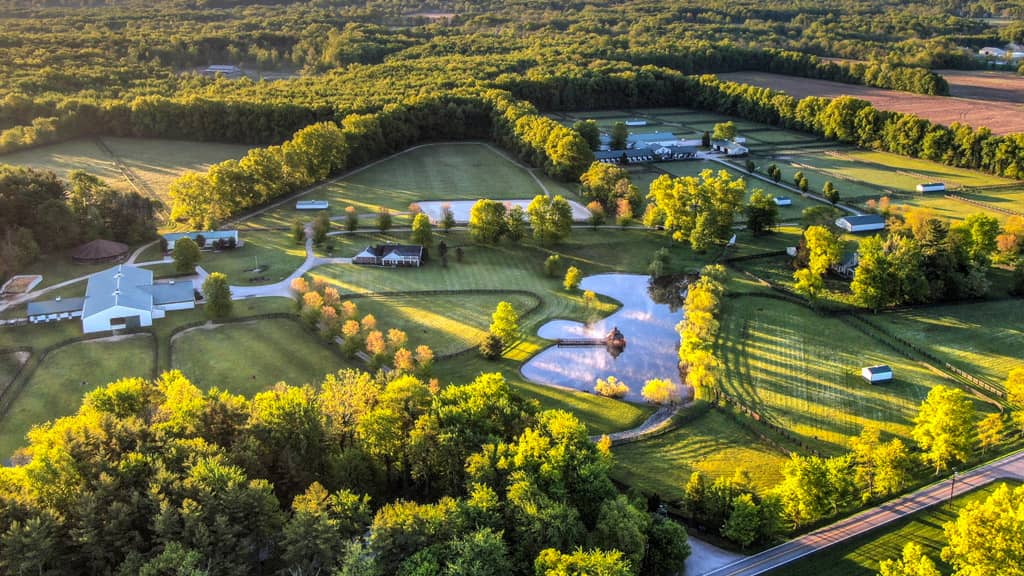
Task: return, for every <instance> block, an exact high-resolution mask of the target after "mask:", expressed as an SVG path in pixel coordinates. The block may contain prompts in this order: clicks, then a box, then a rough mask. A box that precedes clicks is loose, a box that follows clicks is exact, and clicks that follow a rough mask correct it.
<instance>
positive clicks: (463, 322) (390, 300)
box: [353, 294, 539, 355]
mask: <svg viewBox="0 0 1024 576" xmlns="http://www.w3.org/2000/svg"><path fill="white" fill-rule="evenodd" d="M502 301H506V302H508V303H510V304H512V306H513V308H515V309H516V310H517V311H518V312H519V313H520V314H523V313H524V312H526V311H527V310H528V309H529V308H531V307H533V306H534V305H535V304H536V303H537V302H539V300H538V299H537V298H533V297H530V296H527V295H525V294H450V295H409V296H393V297H390V296H388V297H372V298H356V299H354V300H353V303H355V304H356V306H357V307H358V309H359V314H360V316H362V315H365V314H373V316H374V318H376V319H377V327H378V329H380V330H384V331H386V330H388V329H391V328H397V329H399V330H402V331H404V332H405V333H406V335H407V336H408V337H409V344H408V346H407V347H408V348H409V349H410V350H412V349H413V348H415V347H416V346H419V345H420V344H426V345H427V346H430V349H431V350H433V351H434V354H435V355H442V354H453V353H455V352H459V351H462V350H465V349H466V348H472V347H475V346H477V345H478V344H479V343H480V342H482V341H483V339H484V337H485V336H487V331H488V329H489V327H490V324H491V314H492V313H493V312H494V310H495V308H497V306H498V303H499V302H502Z"/></svg>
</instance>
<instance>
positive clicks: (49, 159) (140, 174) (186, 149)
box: [0, 137, 249, 207]
mask: <svg viewBox="0 0 1024 576" xmlns="http://www.w3.org/2000/svg"><path fill="white" fill-rule="evenodd" d="M102 141H103V143H104V144H106V146H107V147H108V148H109V149H110V152H113V154H114V156H111V155H110V153H108V152H107V151H106V150H104V149H103V148H102V147H101V145H100V144H99V143H98V142H97V141H96V140H91V139H78V140H72V141H69V142H62V143H60V144H52V145H49V146H40V147H38V148H33V149H31V150H23V151H19V152H14V153H12V154H5V155H3V156H0V163H3V164H14V165H19V166H27V167H30V168H38V169H42V170H52V171H54V172H55V173H56V174H57V175H58V176H60V177H61V178H67V176H68V174H69V173H71V172H72V171H74V170H84V171H86V172H88V173H90V174H92V175H94V176H98V177H99V178H100V179H102V180H103V181H105V182H106V183H107V184H109V185H110V186H111V187H112V188H114V189H115V190H120V191H122V192H130V191H132V190H134V188H133V187H132V185H131V183H130V182H129V181H128V179H127V178H125V176H124V174H123V173H122V172H121V171H120V170H119V169H118V167H117V164H116V163H115V158H114V157H115V156H116V158H118V159H120V160H121V161H122V162H123V163H124V165H125V166H126V167H127V168H128V169H129V170H130V171H131V172H132V173H134V175H135V176H136V177H137V178H138V179H139V180H141V181H142V183H143V188H144V189H143V190H142V192H143V193H145V194H152V195H153V196H154V197H155V198H157V199H158V200H160V201H161V202H163V203H164V204H165V205H166V206H168V207H169V206H170V197H169V196H168V195H167V191H168V188H169V186H170V184H171V181H173V180H174V179H175V178H177V177H178V176H180V175H182V174H184V173H185V172H186V171H188V170H200V171H202V170H206V169H207V168H209V167H210V166H211V165H213V164H216V163H217V162H221V161H223V160H227V159H229V158H241V157H242V156H244V155H245V153H246V151H247V150H248V149H249V147H248V146H242V145H236V144H219V143H212V142H180V141H176V140H156V139H148V138H113V137H105V138H103V140H102Z"/></svg>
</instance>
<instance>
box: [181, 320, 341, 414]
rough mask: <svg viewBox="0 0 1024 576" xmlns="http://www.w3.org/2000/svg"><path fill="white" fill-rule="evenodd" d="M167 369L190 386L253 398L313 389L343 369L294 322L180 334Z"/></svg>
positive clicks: (335, 357)
mask: <svg viewBox="0 0 1024 576" xmlns="http://www.w3.org/2000/svg"><path fill="white" fill-rule="evenodd" d="M171 349H172V356H171V364H172V366H173V367H174V368H177V369H179V370H181V371H182V372H184V373H185V375H186V376H188V378H189V379H190V380H191V381H192V383H193V384H195V385H196V386H198V387H199V388H200V389H203V390H207V389H209V388H213V387H217V388H220V389H221V390H227V391H229V392H232V393H234V394H242V395H244V396H249V397H251V396H253V395H255V394H256V393H258V392H261V391H263V390H266V389H268V388H270V387H272V386H273V385H274V384H276V383H278V382H287V383H288V384H292V385H294V386H301V385H303V384H316V383H318V382H320V380H322V379H323V377H324V375H325V374H327V373H329V372H335V371H337V370H339V369H341V368H344V367H346V366H347V364H346V363H345V362H344V361H343V360H342V359H341V358H340V356H338V355H337V354H336V353H335V352H334V351H332V350H331V349H330V348H329V347H328V345H326V344H324V343H323V342H321V341H320V340H319V339H318V338H317V337H316V336H314V335H313V334H312V333H310V332H309V331H308V330H306V329H305V328H303V327H302V325H300V324H299V323H298V321H296V320H289V319H284V318H281V319H277V318H271V319H258V320H252V321H250V322H239V323H232V324H222V325H206V326H201V327H198V328H194V329H191V330H188V331H185V332H182V333H180V334H178V335H177V336H176V337H175V338H174V341H173V342H172V343H171Z"/></svg>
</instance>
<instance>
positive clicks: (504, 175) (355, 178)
mask: <svg viewBox="0 0 1024 576" xmlns="http://www.w3.org/2000/svg"><path fill="white" fill-rule="evenodd" d="M543 193H544V189H543V188H541V187H540V185H539V184H538V183H537V181H536V180H535V179H534V178H533V176H531V175H530V171H529V170H528V169H526V168H524V167H523V166H521V165H520V164H518V163H516V162H515V161H513V160H512V159H510V158H509V157H508V156H506V155H505V154H504V153H501V152H498V151H497V150H496V149H494V148H493V147H491V146H489V145H487V144H482V143H477V142H464V143H458V144H429V145H425V146H419V147H416V148H411V149H409V150H407V151H406V152H402V153H400V154H397V155H395V156H393V157H391V158H389V159H387V160H384V161H383V162H380V163H377V164H374V165H371V166H369V167H368V168H366V169H365V170H359V171H357V172H355V173H354V174H352V175H350V176H348V177H346V178H344V179H341V180H338V181H330V182H328V183H325V184H321V185H319V186H316V187H314V188H313V189H312V190H311V191H310V192H309V193H307V194H304V195H303V196H302V198H303V199H304V200H313V199H316V200H327V201H329V202H330V208H329V212H330V214H331V216H332V217H342V218H343V216H344V214H345V208H346V207H348V206H352V207H354V208H355V209H356V210H357V211H358V213H359V214H362V215H364V216H366V217H368V218H371V221H373V216H374V215H376V214H377V212H378V211H379V210H380V209H381V208H387V209H388V210H390V211H391V212H392V213H400V214H407V213H408V210H409V206H410V205H411V204H414V203H416V202H420V201H423V200H479V199H480V198H490V199H492V200H512V199H521V198H531V199H532V198H533V197H534V196H536V195H538V194H543ZM310 217H311V215H310V213H308V212H307V213H300V212H298V211H296V210H295V201H294V200H292V199H289V200H287V201H285V202H284V203H282V204H281V205H280V206H278V207H276V208H273V209H271V210H268V211H267V212H265V213H263V214H260V215H259V216H256V217H255V218H253V219H251V220H248V221H246V223H247V224H248V225H254V226H277V227H282V226H289V225H290V224H291V223H292V221H294V220H295V219H297V218H301V219H303V220H308V219H309V218H310ZM371 221H367V222H364V224H365V225H367V226H371V225H372V224H371ZM403 224H404V225H408V220H406V219H404V218H401V217H399V218H396V219H395V225H396V226H401V225H403Z"/></svg>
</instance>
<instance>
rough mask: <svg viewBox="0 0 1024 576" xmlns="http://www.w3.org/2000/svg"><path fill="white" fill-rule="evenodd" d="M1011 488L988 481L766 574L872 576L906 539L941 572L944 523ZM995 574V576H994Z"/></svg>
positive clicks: (944, 568)
mask: <svg viewBox="0 0 1024 576" xmlns="http://www.w3.org/2000/svg"><path fill="white" fill-rule="evenodd" d="M1003 484H1008V485H1009V486H1010V487H1011V488H1012V487H1014V486H1017V485H1018V484H1019V483H1018V482H1015V481H1002V482H995V483H992V484H989V485H988V486H984V487H982V488H979V489H977V490H974V491H972V492H969V493H967V494H963V495H961V496H958V497H956V498H954V499H953V504H952V506H949V505H945V504H943V505H940V506H937V507H934V508H929V509H927V510H922V511H920V512H917V513H915V514H912V515H911V516H910V517H909V518H906V519H903V520H899V521H896V522H893V523H891V524H887V525H885V526H883V527H881V528H879V529H877V530H874V531H872V532H869V533H867V534H864V535H862V536H857V537H855V538H851V539H849V540H844V541H842V542H839V543H837V544H835V545H833V546H831V547H829V548H826V549H824V550H822V551H821V552H818V553H815V554H812V555H810V556H806V557H804V558H802V559H800V560H797V561H796V562H793V563H791V564H786V565H785V566H783V567H781V568H778V569H776V570H773V571H771V572H768V573H767V574H768V575H769V576H875V574H878V570H879V564H880V563H881V562H882V560H888V559H890V558H898V557H901V556H902V555H903V547H904V546H905V545H906V544H907V543H908V542H914V543H916V544H919V545H920V546H921V547H922V548H923V549H924V552H925V554H927V555H928V556H929V557H930V558H931V559H932V560H933V561H934V562H935V564H936V566H938V568H939V569H940V571H941V572H942V573H943V574H948V573H949V572H950V571H951V570H952V568H951V567H950V566H948V565H947V564H946V563H945V562H943V561H942V558H941V554H942V548H943V547H945V546H946V544H947V543H948V541H947V540H946V533H945V531H944V529H943V526H944V525H945V524H946V523H947V522H952V521H954V520H956V517H957V514H958V513H959V511H960V510H962V509H963V508H964V507H966V506H967V504H969V503H970V502H982V501H984V500H985V499H986V498H988V497H989V496H990V495H991V494H992V493H993V492H995V491H996V489H997V488H999V486H1001V485H1003ZM993 576H995V575H993Z"/></svg>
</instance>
